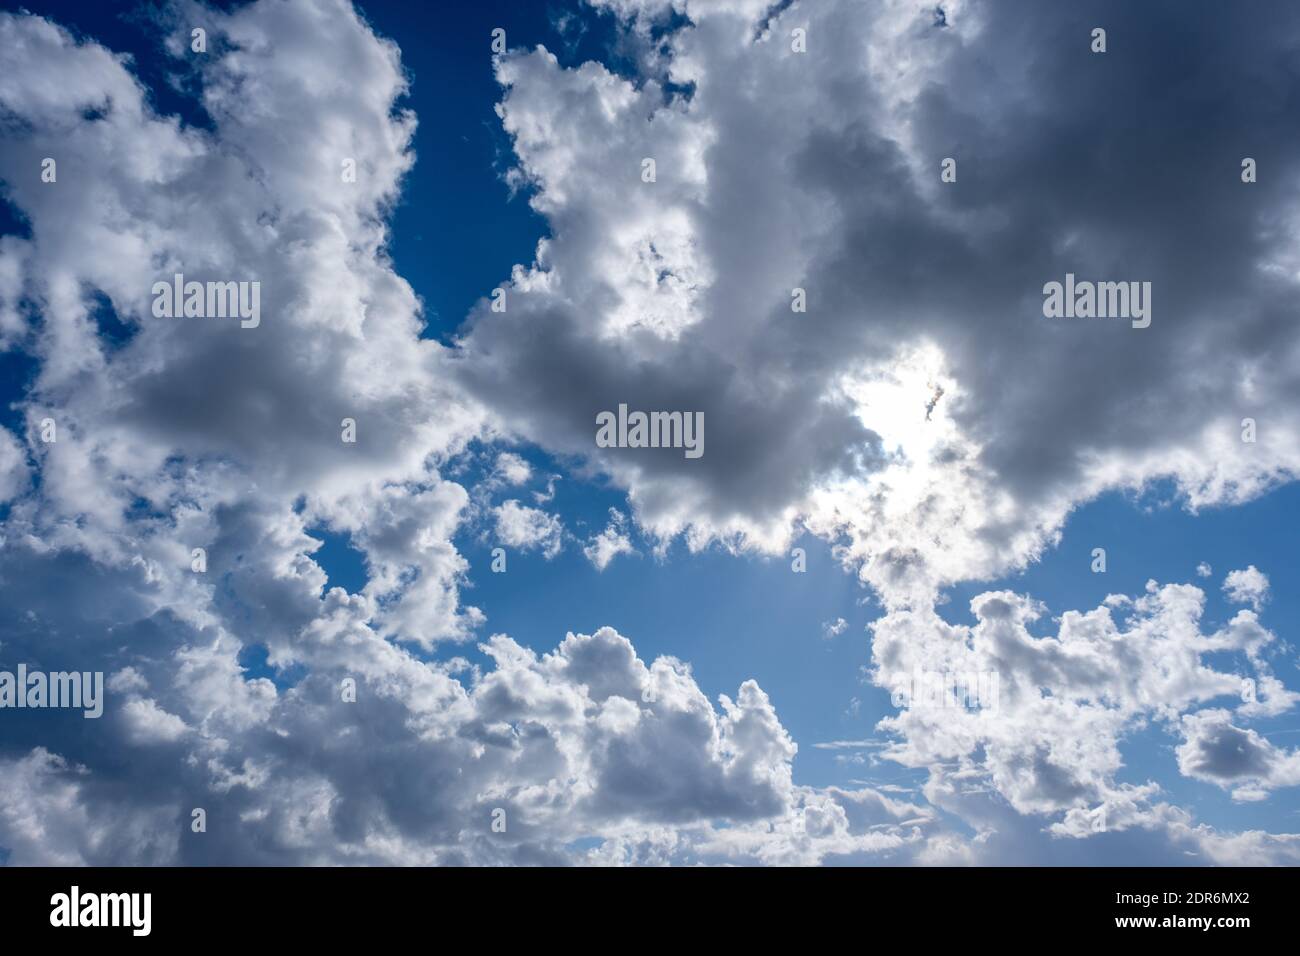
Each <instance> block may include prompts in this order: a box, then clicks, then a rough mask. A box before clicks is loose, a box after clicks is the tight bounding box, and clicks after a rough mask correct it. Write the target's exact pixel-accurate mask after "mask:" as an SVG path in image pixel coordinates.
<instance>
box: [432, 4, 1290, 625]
mask: <svg viewBox="0 0 1300 956" xmlns="http://www.w3.org/2000/svg"><path fill="white" fill-rule="evenodd" d="M602 5H603V6H607V7H609V8H610V9H611V10H613V11H614V12H615V13H617V14H619V15H620V16H625V17H632V18H639V19H635V20H634V21H632V22H633V26H631V27H629V29H630V30H632V31H633V32H636V31H638V30H644V29H646V28H647V22H648V20H651V19H655V18H658V20H659V22H660V23H663V22H664V21H663V19H662V17H663V14H664V13H665V12H666V11H667V10H668V8H669V6H670V5H669V4H667V3H662V2H654V3H649V2H647V3H633V2H618V3H608V4H602ZM672 6H673V7H674V8H675V9H677V10H678V11H679V12H683V13H685V14H686V17H687V19H686V20H685V22H684V23H683V24H682V25H681V26H680V27H678V28H676V29H671V30H669V31H668V33H667V36H666V38H665V39H664V41H663V43H662V44H661V45H660V47H659V48H658V49H659V51H660V52H659V53H657V54H647V56H646V57H645V58H643V59H642V60H641V61H640V67H641V69H642V71H643V73H644V77H643V79H644V82H641V81H638V82H633V81H631V80H628V79H624V78H621V77H619V76H617V75H615V74H613V73H610V72H608V71H607V70H606V69H605V68H604V67H602V66H600V65H599V64H596V63H590V62H589V63H584V64H582V65H581V66H577V67H572V68H566V67H563V66H561V65H560V64H559V62H558V61H557V60H556V58H555V57H554V56H552V55H551V54H549V53H548V52H547V51H545V50H542V49H536V50H532V51H517V52H514V53H511V54H509V55H506V56H503V57H501V58H499V59H498V61H497V66H496V69H497V77H498V80H499V81H500V83H501V84H502V86H503V88H504V90H505V95H504V98H503V100H502V103H501V105H500V108H499V112H500V115H501V117H502V121H503V124H504V126H505V129H506V130H507V132H508V133H509V134H510V135H511V137H512V141H513V144H514V149H515V153H516V156H517V165H516V168H515V172H514V176H515V179H516V180H517V181H519V182H525V181H526V182H528V183H529V184H531V185H532V186H533V187H534V188H535V192H534V193H533V194H532V197H531V199H530V202H531V203H532V205H533V206H534V208H535V209H536V210H537V211H538V212H539V213H541V214H542V215H544V216H545V217H546V219H547V221H548V224H549V226H550V231H549V235H548V236H547V238H546V239H544V240H542V242H541V243H540V244H539V246H538V249H537V256H536V261H535V262H533V263H531V264H521V265H519V266H516V267H515V269H514V270H513V272H512V274H511V276H510V277H509V288H510V289H511V293H512V297H511V299H510V302H511V305H510V308H509V310H508V311H507V312H497V313H494V312H491V311H490V310H489V309H488V308H487V306H486V303H484V304H483V305H481V306H480V307H478V308H476V309H475V310H474V312H473V314H472V315H471V317H470V320H469V322H468V323H467V326H466V330H465V334H464V336H463V338H462V340H461V343H460V344H461V346H462V350H463V354H464V358H465V359H466V361H465V362H464V363H462V364H461V365H460V366H458V371H459V372H460V373H461V374H462V379H463V381H464V382H465V383H466V385H467V387H469V388H470V389H471V390H472V391H473V392H474V393H475V394H476V395H477V396H478V397H479V398H480V399H481V400H482V401H483V402H484V403H485V405H487V406H488V407H489V408H490V410H491V411H492V412H493V413H494V415H495V418H496V421H497V423H498V424H499V426H500V427H501V428H503V429H504V430H506V431H509V432H513V433H516V434H518V435H520V436H521V437H524V438H528V439H530V440H534V441H537V442H539V443H540V444H542V445H543V446H544V447H546V448H549V449H552V450H555V451H558V452H562V453H565V454H572V455H577V456H581V458H582V459H584V460H585V461H586V462H587V463H588V466H589V468H590V469H592V470H594V471H599V472H604V473H607V474H608V475H609V476H611V477H612V479H613V480H614V481H615V483H616V484H618V485H619V486H621V487H624V488H626V489H627V491H628V495H629V500H630V502H631V504H632V508H633V514H634V516H635V518H636V520H637V521H638V522H639V523H640V524H641V525H642V527H643V528H644V529H645V530H646V531H647V532H648V533H650V534H651V535H654V536H660V537H663V536H674V535H677V534H685V535H686V538H687V541H688V543H690V544H691V545H692V546H693V547H701V546H703V545H705V544H706V543H708V542H710V541H722V542H724V543H727V544H729V545H732V546H739V547H748V548H754V549H759V550H762V551H765V552H768V553H776V552H779V551H782V550H784V549H785V548H786V547H787V546H788V545H789V543H790V540H791V538H792V536H793V535H795V534H797V533H798V532H799V531H800V530H801V529H803V528H808V529H811V530H812V531H814V532H815V533H817V534H819V535H822V536H824V537H826V538H827V539H829V540H831V541H833V542H836V543H837V544H840V545H841V546H842V547H841V551H840V553H841V554H842V555H843V557H844V559H845V561H846V563H848V564H849V565H850V566H851V567H853V568H855V569H856V570H858V571H859V572H860V574H861V575H862V577H863V578H864V579H865V580H866V581H867V582H868V583H870V584H871V585H872V586H873V587H875V588H876V589H877V590H878V591H880V592H881V594H882V596H883V599H884V600H885V601H886V603H887V605H889V606H904V605H923V604H925V603H927V602H929V601H931V600H933V597H934V595H935V592H936V590H937V589H938V588H939V587H941V586H943V585H944V584H947V583H951V582H954V581H960V580H966V579H971V578H975V579H982V578H988V577H992V576H995V575H997V574H1000V573H1003V572H1005V571H1007V570H1009V569H1013V568H1016V567H1020V566H1023V565H1025V564H1026V563H1028V562H1031V561H1033V560H1035V559H1036V558H1037V557H1038V556H1039V555H1040V554H1041V553H1042V551H1043V550H1044V549H1045V548H1047V547H1050V546H1051V545H1052V544H1053V543H1054V542H1055V539H1056V535H1057V534H1058V531H1059V528H1060V526H1061V524H1062V522H1063V521H1064V519H1065V517H1066V516H1067V515H1068V514H1069V513H1070V511H1071V509H1072V508H1073V507H1074V506H1075V505H1076V504H1078V503H1080V502H1083V501H1087V500H1090V499H1091V498H1093V497H1095V496H1096V495H1097V494H1099V493H1100V492H1102V491H1103V490H1106V489H1111V488H1133V487H1139V486H1141V485H1143V484H1145V483H1148V482H1152V481H1155V480H1158V479H1167V480H1170V481H1172V482H1173V483H1174V484H1175V486H1176V487H1177V489H1178V493H1179V495H1180V496H1181V498H1182V500H1183V501H1184V503H1185V504H1186V505H1187V506H1188V507H1191V508H1198V507H1201V506H1204V505H1208V504H1213V503H1231V502H1237V501H1242V500H1245V499H1248V498H1251V497H1254V496H1256V495H1258V494H1260V493H1262V492H1264V491H1265V490H1267V489H1269V488H1271V487H1273V486H1274V485H1276V484H1277V483H1279V482H1281V481H1284V480H1288V478H1289V477H1290V476H1292V475H1294V474H1295V472H1296V470H1297V467H1298V466H1300V440H1298V439H1300V428H1297V424H1300V423H1298V422H1297V420H1296V418H1295V416H1294V414H1293V412H1292V410H1293V409H1295V408H1296V407H1297V405H1296V403H1295V401H1294V400H1293V399H1294V398H1295V396H1296V395H1297V393H1300V377H1298V375H1297V372H1296V369H1297V367H1298V366H1297V364H1296V362H1295V361H1293V360H1292V359H1293V358H1294V357H1295V355H1296V353H1297V352H1298V351H1300V333H1297V332H1296V329H1295V326H1294V323H1290V322H1288V321H1287V319H1286V315H1287V310H1286V303H1287V302H1288V301H1290V300H1291V299H1292V298H1293V297H1294V292H1295V289H1294V282H1295V280H1294V278H1293V275H1294V270H1293V269H1289V268H1288V267H1287V264H1286V263H1287V262H1288V261H1289V259H1288V258H1287V257H1288V256H1290V253H1289V252H1287V251H1286V250H1287V249H1290V248H1291V247H1292V246H1293V245H1294V239H1293V235H1292V233H1293V229H1292V225H1291V224H1292V222H1293V220H1294V202H1293V199H1292V197H1290V196H1289V194H1288V193H1287V192H1286V187H1285V183H1286V182H1288V181H1289V174H1288V169H1290V166H1291V164H1292V160H1289V159H1287V158H1286V157H1288V156H1296V155H1300V151H1297V150H1296V149H1294V148H1292V147H1295V146H1296V145H1297V133H1296V132H1295V130H1294V124H1292V123H1291V122H1290V118H1289V116H1288V115H1287V113H1286V111H1285V109H1283V108H1282V106H1281V103H1282V102H1283V100H1282V99H1281V98H1271V99H1270V98H1268V97H1258V96H1253V95H1250V94H1248V93H1247V92H1245V91H1247V90H1250V89H1253V88H1254V86H1255V84H1256V83H1257V81H1258V76H1260V75H1274V71H1273V70H1272V68H1271V66H1270V65H1273V66H1276V68H1277V69H1276V75H1285V69H1284V66H1283V65H1284V64H1285V63H1286V62H1288V61H1289V58H1290V57H1291V56H1292V41H1291V39H1290V35H1289V34H1288V33H1287V32H1286V31H1284V30H1282V31H1279V30H1276V29H1271V28H1269V27H1268V25H1266V24H1265V23H1264V22H1263V21H1259V20H1254V21H1251V20H1242V19H1241V18H1238V17H1232V16H1231V15H1230V14H1228V13H1227V12H1222V15H1221V16H1220V15H1212V16H1211V18H1210V19H1209V20H1206V21H1198V23H1197V24H1196V25H1195V27H1194V28H1190V27H1189V28H1187V29H1183V30H1178V31H1170V30H1169V29H1168V19H1167V18H1166V17H1163V16H1160V15H1158V14H1157V13H1156V12H1155V11H1149V10H1145V9H1138V8H1133V7H1125V6H1120V5H1116V6H1113V7H1111V8H1108V10H1107V11H1106V15H1107V17H1108V20H1107V22H1108V24H1109V25H1110V29H1111V35H1112V36H1122V37H1125V38H1126V42H1125V43H1124V44H1123V45H1122V47H1116V48H1114V49H1112V51H1111V52H1109V53H1107V54H1104V55H1097V54H1092V53H1091V52H1090V51H1089V49H1088V44H1087V43H1086V42H1084V41H1085V40H1086V38H1087V37H1088V35H1089V31H1090V29H1091V27H1092V26H1093V20H1095V19H1096V14H1095V13H1087V14H1085V13H1083V12H1082V11H1058V10H1055V9H1046V8H1043V7H1041V6H1035V5H1033V4H1029V3H1012V4H1000V3H999V4H995V3H980V2H969V3H960V4H948V5H946V6H945V18H944V20H945V22H944V24H943V25H938V24H936V21H935V17H934V5H933V3H929V2H920V0H917V2H903V0H900V2H893V3H888V4H877V5H863V4H859V3H853V2H848V0H844V2H828V3H824V4H818V5H816V6H815V7H811V6H807V5H798V4H796V5H784V6H782V5H778V6H776V7H772V6H770V5H768V4H765V3H748V2H746V3H741V2H736V3H699V2H681V3H676V4H672ZM796 26H797V27H801V28H805V29H806V30H807V37H808V52H807V53H798V52H795V51H794V50H793V49H792V43H791V31H792V30H793V29H794V28H795V27H796ZM1081 37H1082V38H1084V39H1083V40H1081V39H1080V38H1081ZM1027 48H1028V49H1036V50H1041V51H1045V52H1044V55H1043V56H1037V57H1033V58H1030V59H1028V60H1026V59H1025V57H1024V56H1023V55H1022V53H1021V51H1023V50H1024V49H1027ZM1241 49H1250V50H1251V51H1252V55H1251V58H1250V62H1251V63H1252V64H1254V65H1255V66H1257V67H1258V69H1259V70H1261V71H1263V72H1262V73H1257V72H1255V66H1252V71H1251V73H1250V75H1249V76H1247V75H1245V74H1243V73H1242V72H1241V71H1242V69H1243V67H1242V65H1241V64H1242V63H1243V62H1245V61H1243V60H1242V59H1241V57H1240V56H1239V55H1238V54H1237V53H1236V52H1235V51H1238V50H1241ZM1047 51H1056V52H1053V53H1050V55H1049V54H1048V53H1047ZM1167 56H1175V57H1180V58H1187V59H1188V60H1189V61H1194V62H1198V63H1203V64H1207V65H1208V67H1209V69H1208V70H1201V71H1198V73H1197V75H1198V77H1200V78H1201V79H1200V80H1193V81H1192V85H1191V86H1190V87H1188V86H1187V85H1186V84H1185V82H1184V81H1183V80H1181V79H1180V80H1177V81H1175V79H1174V78H1172V77H1171V76H1163V75H1159V74H1155V73H1152V72H1151V71H1150V70H1149V68H1148V65H1149V63H1151V62H1155V61H1157V60H1159V59H1160V58H1161V57H1167ZM1083 70H1088V74H1087V75H1088V76H1089V78H1090V80H1089V82H1087V83H1080V82H1078V77H1079V75H1080V72H1081V71H1083ZM1225 75H1226V76H1239V77H1240V82H1239V83H1232V84H1229V85H1228V86H1227V87H1226V88H1228V89H1232V90H1240V91H1241V92H1240V93H1233V94H1231V95H1230V96H1229V99H1228V100H1227V101H1224V99H1223V96H1224V94H1223V90H1224V89H1225V85H1224V83H1223V82H1221V78H1222V76H1225ZM1211 76H1217V77H1220V80H1215V81H1214V82H1211V81H1210V80H1209V79H1208V78H1209V77H1211ZM670 84H671V85H670ZM971 89H980V90H983V91H985V92H984V95H983V96H982V97H981V98H980V101H979V103H978V104H975V103H972V102H971V101H970V100H969V97H968V96H967V95H966V92H965V91H968V90H971ZM1135 89H1137V90H1141V91H1142V95H1140V96H1133V95H1132V93H1131V91H1133V90H1135ZM683 90H685V91H686V92H682V91H683ZM1119 103H1123V104H1125V105H1124V110H1126V111H1127V112H1126V113H1125V116H1126V117H1127V119H1126V121H1125V122H1122V123H1121V122H1114V121H1113V114H1114V112H1115V111H1116V110H1117V109H1118V108H1119V107H1118V106H1117V104H1119ZM1170 111H1174V113H1175V115H1194V116H1196V117H1197V122H1196V123H1178V122H1171V121H1170V119H1169V116H1170ZM1207 115H1209V116H1212V121H1209V122H1211V125H1212V130H1213V133H1214V135H1215V136H1216V138H1217V139H1218V140H1219V141H1221V142H1226V143H1240V144H1242V145H1241V149H1242V150H1247V149H1250V150H1253V151H1255V152H1261V153H1262V152H1264V151H1265V150H1267V151H1268V155H1269V157H1270V159H1269V165H1271V166H1272V167H1273V172H1272V173H1271V174H1270V176H1269V177H1267V181H1265V179H1264V178H1261V180H1260V181H1259V182H1258V183H1254V184H1250V185H1245V184H1243V183H1242V182H1241V181H1240V177H1239V175H1238V172H1239V171H1238V169H1237V168H1236V165H1235V161H1234V163H1233V164H1228V165H1224V164H1223V163H1222V162H1221V161H1220V160H1219V159H1217V158H1215V157H1212V156H1210V155H1208V154H1206V153H1205V152H1204V150H1201V149H1200V148H1199V146H1198V143H1199V142H1200V137H1201V136H1202V135H1204V132H1205V128H1204V123H1205V122H1207V121H1206V120H1205V119H1204V117H1205V116H1207ZM1135 130H1136V131H1140V132H1135ZM1193 131H1195V132H1193ZM1080 142H1087V143H1089V144H1091V145H1090V146H1089V148H1087V149H1080V148H1079V145H1078V144H1079V143H1080ZM1116 155H1124V156H1126V157H1128V158H1129V160H1130V162H1127V163H1125V164H1124V165H1123V167H1118V166H1116V165H1115V164H1114V163H1113V162H1112V157H1114V156H1116ZM1171 155H1177V156H1179V157H1181V160H1180V163H1179V165H1178V168H1177V170H1171V169H1170V168H1169V166H1168V157H1169V156H1171ZM949 156H952V157H954V158H956V159H957V162H958V170H959V172H958V179H957V181H956V182H955V183H950V184H945V183H942V182H940V179H939V164H940V160H941V159H943V158H945V157H949ZM646 157H651V158H654V159H655V161H656V169H657V177H656V180H655V181H654V182H652V183H647V182H643V181H642V180H641V175H640V172H641V162H642V160H643V159H644V158H646ZM1066 182H1068V183H1070V184H1073V185H1071V186H1070V188H1062V183H1066ZM1188 190H1195V191H1196V193H1197V195H1198V196H1200V197H1202V198H1201V199H1200V200H1198V202H1197V203H1196V204H1194V205H1192V206H1189V205H1188V204H1187V203H1186V201H1185V196H1186V195H1187V192H1188ZM1067 272H1072V273H1076V274H1078V275H1079V276H1081V277H1082V276H1092V277H1094V278H1098V279H1102V278H1109V279H1116V280H1130V279H1132V280H1139V279H1140V280H1143V281H1150V282H1152V284H1153V289H1154V291H1153V302H1154V309H1155V311H1154V319H1153V325H1152V326H1151V328H1149V329H1143V330H1135V329H1132V328H1129V327H1127V326H1126V325H1125V326H1124V327H1121V325H1122V323H1120V324H1116V323H1107V322H1104V321H1101V320H1046V319H1044V318H1043V315H1042V310H1041V305H1042V294H1041V289H1042V287H1043V285H1044V283H1046V282H1048V281H1050V280H1053V279H1057V280H1060V279H1062V278H1063V277H1064V275H1065V274H1066V273H1067ZM795 289H803V290H805V292H806V295H807V302H808V311H807V312H806V313H799V312H794V311H792V309H791V303H792V295H793V290H795ZM1225 310H1226V311H1229V312H1231V314H1233V315H1234V316H1235V318H1234V320H1233V321H1232V322H1223V321H1221V316H1222V315H1223V314H1224V313H1225ZM1173 328H1176V329H1177V332H1178V334H1177V336H1173V335H1171V334H1170V332H1169V331H1168V330H1169V329H1173ZM1190 369H1195V370H1196V374H1194V375H1193V374H1191V373H1190V372H1189V370H1190ZM1206 369H1208V370H1209V371H1205V370H1206ZM1243 370H1248V371H1243ZM557 379H559V380H563V381H565V382H567V383H569V384H568V385H567V387H565V388H563V389H556V388H555V387H554V382H555V381H556V380H557ZM755 383H762V387H761V388H759V387H756V385H755ZM1246 383H1249V385H1247V384H1246ZM507 384H508V386H509V387H506V386H507ZM622 401H626V402H627V403H628V404H629V407H640V408H661V409H684V410H700V411H703V412H704V413H705V417H706V419H707V421H708V423H709V447H708V452H707V453H706V455H705V456H704V457H703V458H701V459H699V460H696V461H685V460H683V459H682V458H681V456H680V455H672V454H669V453H667V452H662V453H661V452H656V451H654V450H649V449H600V448H597V447H595V444H594V438H593V435H594V425H593V423H594V420H595V415H596V413H597V412H598V411H600V410H602V409H608V408H612V407H615V406H616V405H617V403H619V402H622ZM1243 415H1251V416H1252V417H1257V418H1258V420H1259V421H1261V422H1267V423H1268V424H1267V428H1266V430H1265V431H1266V437H1263V438H1260V439H1259V440H1258V441H1257V442H1255V443H1245V442H1243V441H1242V440H1241V436H1240V434H1239V423H1240V419H1241V418H1242V417H1243ZM1259 416H1263V417H1262V418H1259ZM1261 427H1262V426H1261ZM1261 434H1264V433H1263V432H1262V433H1261ZM918 542H926V544H925V546H923V547H922V546H918Z"/></svg>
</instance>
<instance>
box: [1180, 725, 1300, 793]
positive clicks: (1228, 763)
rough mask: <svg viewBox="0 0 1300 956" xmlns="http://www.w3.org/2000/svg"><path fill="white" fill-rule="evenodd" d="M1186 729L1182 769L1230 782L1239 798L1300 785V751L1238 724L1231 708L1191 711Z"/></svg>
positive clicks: (1221, 782)
mask: <svg viewBox="0 0 1300 956" xmlns="http://www.w3.org/2000/svg"><path fill="white" fill-rule="evenodd" d="M1183 733H1184V735H1185V736H1186V738H1187V739H1186V742H1185V743H1183V745H1182V746H1180V747H1179V748H1178V751H1177V753H1178V769H1179V770H1180V771H1182V772H1183V773H1184V774H1185V775H1186V776H1189V777H1195V778H1197V779H1198V780H1207V781H1209V782H1210V783H1214V784H1217V785H1219V786H1221V787H1225V788H1230V789H1231V790H1232V796H1233V799H1235V800H1246V801H1252V800H1263V799H1265V798H1266V797H1267V796H1268V792H1269V791H1270V790H1273V789H1276V788H1279V787H1294V786H1300V751H1286V750H1282V749H1280V748H1278V747H1275V746H1274V745H1273V744H1272V743H1270V742H1269V741H1268V739H1267V738H1265V737H1262V736H1260V735H1259V733H1258V732H1256V731H1254V730H1251V729H1249V728H1241V727H1236V726H1234V725H1233V723H1232V715H1231V714H1230V713H1229V712H1227V711H1223V710H1208V711H1203V712H1201V713H1198V714H1189V715H1188V716H1186V717H1184V718H1183Z"/></svg>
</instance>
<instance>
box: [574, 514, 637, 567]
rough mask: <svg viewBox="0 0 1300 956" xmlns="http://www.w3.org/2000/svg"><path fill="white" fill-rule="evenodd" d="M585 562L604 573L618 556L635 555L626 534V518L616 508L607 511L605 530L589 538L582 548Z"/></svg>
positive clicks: (634, 550) (630, 540)
mask: <svg viewBox="0 0 1300 956" xmlns="http://www.w3.org/2000/svg"><path fill="white" fill-rule="evenodd" d="M582 553H583V554H584V555H586V556H587V560H588V561H590V562H591V563H592V564H593V565H595V566H596V570H597V571H604V570H605V569H606V568H607V567H609V563H610V562H611V561H613V560H614V559H615V558H616V557H618V556H619V555H620V554H635V553H636V549H635V548H634V547H632V539H631V538H629V537H628V534H627V517H626V516H625V515H624V514H623V512H621V511H619V510H618V509H617V508H610V509H609V524H607V525H605V530H604V531H602V532H601V533H600V534H598V535H594V536H593V537H592V538H590V539H589V540H588V541H587V543H586V544H585V545H584V546H583V548H582Z"/></svg>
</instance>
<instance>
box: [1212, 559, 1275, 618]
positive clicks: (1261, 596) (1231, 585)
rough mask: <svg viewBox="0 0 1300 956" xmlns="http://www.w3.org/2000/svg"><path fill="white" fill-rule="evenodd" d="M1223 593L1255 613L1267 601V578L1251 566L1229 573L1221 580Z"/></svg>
mask: <svg viewBox="0 0 1300 956" xmlns="http://www.w3.org/2000/svg"><path fill="white" fill-rule="evenodd" d="M1223 593H1224V594H1226V595H1227V596H1228V600H1230V601H1232V602H1234V603H1236V604H1249V605H1250V606H1251V607H1253V608H1254V609H1255V610H1256V611H1258V610H1259V609H1260V608H1261V607H1263V605H1264V602H1265V601H1266V600H1268V576H1267V575H1266V574H1264V572H1262V571H1260V570H1259V569H1258V568H1256V567H1255V566H1254V565H1253V564H1252V565H1250V566H1249V567H1247V568H1245V569H1243V570H1239V571H1229V572H1228V576H1227V577H1225V578H1224V579H1223Z"/></svg>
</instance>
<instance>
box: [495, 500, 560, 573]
mask: <svg viewBox="0 0 1300 956" xmlns="http://www.w3.org/2000/svg"><path fill="white" fill-rule="evenodd" d="M493 513H494V514H495V516H496V534H497V540H499V541H500V542H501V543H502V544H504V545H506V546H507V547H510V548H519V549H520V550H523V551H531V550H533V549H540V550H541V552H542V554H543V555H545V556H546V557H547V558H548V559H549V558H553V557H555V556H556V555H557V554H559V553H560V551H561V549H563V547H564V525H563V524H561V522H560V519H559V518H558V517H556V516H555V515H552V514H547V513H546V512H545V511H542V510H540V509H538V508H530V507H528V505H521V504H520V503H519V502H518V501H517V500H515V499H513V498H512V499H510V500H509V501H505V502H503V503H502V504H500V505H498V506H497V507H496V508H495V509H493Z"/></svg>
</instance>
